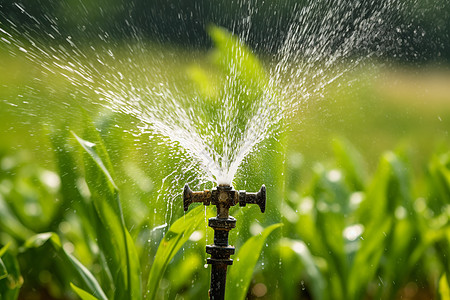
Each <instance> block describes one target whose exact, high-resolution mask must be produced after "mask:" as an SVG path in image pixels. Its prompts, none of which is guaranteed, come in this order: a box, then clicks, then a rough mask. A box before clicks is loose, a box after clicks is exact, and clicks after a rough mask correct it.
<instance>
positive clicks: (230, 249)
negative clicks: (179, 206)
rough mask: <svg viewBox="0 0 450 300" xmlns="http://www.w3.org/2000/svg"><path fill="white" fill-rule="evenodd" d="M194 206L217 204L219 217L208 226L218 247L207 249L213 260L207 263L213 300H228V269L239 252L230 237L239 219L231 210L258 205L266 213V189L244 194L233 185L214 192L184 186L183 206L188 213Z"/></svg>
mask: <svg viewBox="0 0 450 300" xmlns="http://www.w3.org/2000/svg"><path fill="white" fill-rule="evenodd" d="M194 202H200V203H203V205H210V204H213V205H215V206H216V208H217V216H216V217H213V218H210V219H209V220H208V226H209V227H211V228H212V229H213V230H214V243H213V244H212V245H207V246H206V253H208V254H210V255H211V257H209V258H208V259H207V262H208V264H210V265H211V285H210V290H209V297H210V299H214V300H219V299H224V298H225V283H226V277H227V267H228V266H229V265H232V264H233V260H232V259H231V258H230V256H231V255H233V254H234V252H235V248H234V246H231V245H229V244H228V233H229V232H230V230H232V229H233V228H235V227H236V219H235V218H233V217H232V216H230V214H229V209H230V207H232V206H235V205H236V204H238V203H239V206H246V205H247V204H257V205H258V206H259V208H260V210H261V212H262V213H264V211H265V210H266V187H265V185H262V187H261V189H260V190H259V192H257V193H250V192H247V191H244V190H240V191H237V190H234V189H233V187H232V186H230V185H219V186H217V187H215V188H214V189H212V190H204V191H195V192H194V191H192V190H191V189H190V188H189V185H188V184H186V185H185V186H184V191H183V205H184V211H187V210H188V208H189V205H191V204H192V203H194Z"/></svg>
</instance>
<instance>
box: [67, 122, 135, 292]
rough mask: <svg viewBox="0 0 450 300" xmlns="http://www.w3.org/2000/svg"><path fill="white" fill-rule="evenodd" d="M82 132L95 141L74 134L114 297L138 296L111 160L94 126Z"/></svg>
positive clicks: (132, 251)
mask: <svg viewBox="0 0 450 300" xmlns="http://www.w3.org/2000/svg"><path fill="white" fill-rule="evenodd" d="M86 135H87V136H88V137H89V138H90V139H91V140H94V141H95V143H93V142H90V141H87V140H84V139H82V138H80V137H78V136H77V135H76V134H75V133H74V136H75V138H76V139H77V141H78V143H79V144H80V145H81V147H82V149H83V150H84V153H85V155H84V162H85V172H86V181H87V183H88V186H89V189H90V191H91V195H92V200H93V203H94V206H95V209H96V212H97V215H98V219H99V222H97V223H98V224H97V238H98V241H99V246H100V249H101V250H102V251H103V253H104V254H105V256H106V261H107V263H108V267H109V269H110V271H111V273H112V274H113V277H114V288H115V296H116V298H119V299H120V298H127V299H130V300H133V299H140V298H141V295H142V292H141V290H142V288H141V280H140V267H139V260H138V257H137V254H136V249H135V246H134V243H133V241H132V240H131V238H130V237H129V233H128V231H127V229H126V226H125V220H124V218H123V211H122V206H121V203H120V200H119V191H118V188H117V185H116V184H115V182H114V180H113V175H112V173H111V172H112V167H111V162H110V160H109V156H108V154H107V152H106V149H105V146H104V145H103V143H102V140H101V138H100V136H99V135H98V133H97V132H96V130H95V128H93V127H91V126H88V127H87V128H86Z"/></svg>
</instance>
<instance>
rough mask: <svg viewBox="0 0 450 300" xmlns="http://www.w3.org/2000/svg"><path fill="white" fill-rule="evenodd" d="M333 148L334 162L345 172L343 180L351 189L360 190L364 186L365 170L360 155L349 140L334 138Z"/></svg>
mask: <svg viewBox="0 0 450 300" xmlns="http://www.w3.org/2000/svg"><path fill="white" fill-rule="evenodd" d="M333 150H334V155H335V157H336V162H337V163H338V165H339V167H340V168H341V169H342V170H343V172H344V173H345V180H346V182H347V184H348V185H349V186H350V188H351V189H352V191H361V190H363V188H364V181H365V178H364V177H365V170H364V168H363V162H362V158H361V155H360V154H359V153H358V151H356V149H354V148H353V147H352V145H351V144H350V143H349V142H344V141H343V140H341V139H339V140H337V139H335V140H334V141H333Z"/></svg>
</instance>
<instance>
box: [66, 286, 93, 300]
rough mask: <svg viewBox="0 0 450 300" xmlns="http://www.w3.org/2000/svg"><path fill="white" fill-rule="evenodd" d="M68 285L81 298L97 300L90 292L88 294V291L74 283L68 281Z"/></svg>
mask: <svg viewBox="0 0 450 300" xmlns="http://www.w3.org/2000/svg"><path fill="white" fill-rule="evenodd" d="M70 287H71V288H72V290H73V291H74V292H75V293H76V294H77V295H78V296H79V297H80V298H81V299H82V300H98V298H96V297H94V296H92V295H91V294H89V293H88V292H86V291H85V290H83V289H80V288H79V287H77V286H76V285H75V284H73V283H70Z"/></svg>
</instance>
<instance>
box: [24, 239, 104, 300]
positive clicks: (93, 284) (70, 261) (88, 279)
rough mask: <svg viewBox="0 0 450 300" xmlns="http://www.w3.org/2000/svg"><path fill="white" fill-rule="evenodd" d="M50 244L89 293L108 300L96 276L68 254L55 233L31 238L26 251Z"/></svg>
mask: <svg viewBox="0 0 450 300" xmlns="http://www.w3.org/2000/svg"><path fill="white" fill-rule="evenodd" d="M47 242H50V243H51V245H52V246H53V247H54V249H55V250H56V252H57V253H59V254H60V255H61V257H62V259H63V261H64V262H65V263H67V265H70V266H72V268H73V271H74V273H75V274H76V275H77V276H78V277H79V278H80V281H81V282H82V284H83V288H85V289H86V290H88V291H89V293H91V294H93V295H95V296H97V297H98V298H99V299H102V300H107V299H108V298H107V297H106V295H105V293H104V292H103V290H102V288H101V287H100V285H99V284H98V282H97V280H96V279H95V278H94V276H93V275H92V274H91V272H89V270H88V269H87V268H86V267H85V266H83V264H81V263H80V262H79V261H78V260H77V259H76V258H75V257H73V256H72V255H71V254H69V253H67V252H66V251H65V250H64V248H63V247H62V244H61V240H60V239H59V236H58V235H57V234H56V233H54V232H45V233H41V234H37V235H35V236H32V237H31V238H29V239H28V240H27V241H26V242H25V244H24V246H23V248H24V249H23V250H22V251H24V250H25V249H26V248H37V247H41V246H43V245H44V244H45V243H47Z"/></svg>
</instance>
